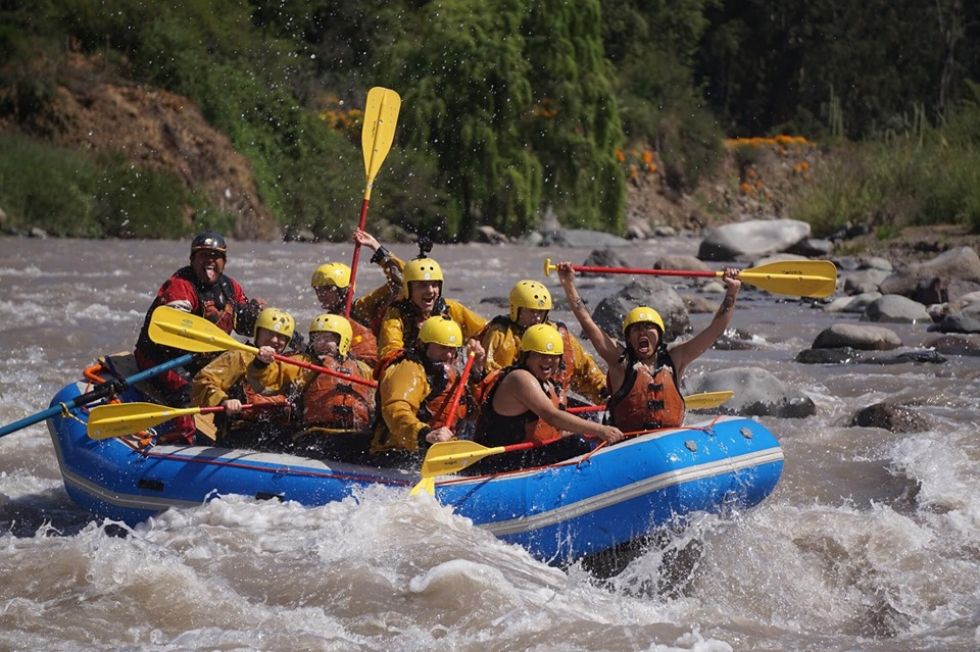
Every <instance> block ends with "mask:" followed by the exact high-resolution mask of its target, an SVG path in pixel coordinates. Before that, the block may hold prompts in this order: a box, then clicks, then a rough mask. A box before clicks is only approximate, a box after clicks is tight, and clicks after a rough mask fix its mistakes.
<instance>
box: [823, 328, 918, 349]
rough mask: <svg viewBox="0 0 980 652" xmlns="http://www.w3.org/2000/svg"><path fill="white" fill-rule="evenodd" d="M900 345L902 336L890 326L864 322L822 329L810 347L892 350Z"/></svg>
mask: <svg viewBox="0 0 980 652" xmlns="http://www.w3.org/2000/svg"><path fill="white" fill-rule="evenodd" d="M900 346H902V340H901V338H900V337H899V336H898V335H897V334H896V333H895V331H893V330H891V329H889V328H885V327H883V326H865V325H863V324H834V325H833V326H830V327H829V328H825V329H824V330H822V331H820V333H819V334H818V335H817V337H816V339H815V340H814V341H813V345H812V346H811V347H810V348H813V349H842V348H846V347H850V348H852V349H858V350H861V351H890V350H892V349H897V348H898V347H900Z"/></svg>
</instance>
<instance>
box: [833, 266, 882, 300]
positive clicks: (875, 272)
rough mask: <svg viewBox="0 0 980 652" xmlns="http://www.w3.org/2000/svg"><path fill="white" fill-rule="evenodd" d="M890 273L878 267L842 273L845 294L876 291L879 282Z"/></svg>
mask: <svg viewBox="0 0 980 652" xmlns="http://www.w3.org/2000/svg"><path fill="white" fill-rule="evenodd" d="M890 275H891V274H890V273H889V272H886V271H883V270H880V269H861V270H858V271H856V272H847V273H846V274H844V275H843V276H844V292H845V294H867V293H868V292H877V291H878V287H879V286H880V285H881V282H882V281H884V280H885V279H886V278H888V277H889V276H890Z"/></svg>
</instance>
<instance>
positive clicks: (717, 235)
mask: <svg viewBox="0 0 980 652" xmlns="http://www.w3.org/2000/svg"><path fill="white" fill-rule="evenodd" d="M809 235H810V225H809V224H807V223H806V222H800V221H798V220H749V221H747V222H735V223H733V224H725V225H723V226H719V227H717V228H715V229H712V230H711V231H710V232H709V233H708V235H707V236H706V237H705V238H704V240H702V241H701V246H700V247H699V249H698V258H700V259H702V260H737V259H739V258H740V257H752V258H757V257H760V256H766V255H769V254H773V253H777V252H780V251H786V250H787V249H789V248H790V247H792V246H793V245H795V244H796V243H798V242H800V241H801V240H803V239H804V238H807V237H809Z"/></svg>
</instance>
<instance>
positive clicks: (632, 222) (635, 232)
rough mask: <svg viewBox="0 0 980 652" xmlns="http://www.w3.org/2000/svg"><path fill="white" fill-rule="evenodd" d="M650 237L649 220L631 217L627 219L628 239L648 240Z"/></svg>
mask: <svg viewBox="0 0 980 652" xmlns="http://www.w3.org/2000/svg"><path fill="white" fill-rule="evenodd" d="M649 237H650V226H649V225H648V224H647V221H646V220H644V219H642V218H638V217H631V218H629V219H628V220H627V221H626V239H627V240H646V239H647V238H649Z"/></svg>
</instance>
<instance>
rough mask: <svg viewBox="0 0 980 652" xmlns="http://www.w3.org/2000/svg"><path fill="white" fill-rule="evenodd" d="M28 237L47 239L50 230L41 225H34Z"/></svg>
mask: <svg viewBox="0 0 980 652" xmlns="http://www.w3.org/2000/svg"><path fill="white" fill-rule="evenodd" d="M27 237H29V238H37V239H39V240H45V239H47V237H48V232H47V231H45V230H44V229H42V228H41V227H39V226H32V227H31V228H30V230H28V232H27Z"/></svg>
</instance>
